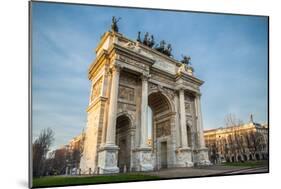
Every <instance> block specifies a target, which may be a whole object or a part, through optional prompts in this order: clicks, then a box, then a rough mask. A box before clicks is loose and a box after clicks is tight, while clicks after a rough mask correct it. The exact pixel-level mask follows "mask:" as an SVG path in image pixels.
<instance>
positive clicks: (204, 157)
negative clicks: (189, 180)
mask: <svg viewBox="0 0 281 189" xmlns="http://www.w3.org/2000/svg"><path fill="white" fill-rule="evenodd" d="M195 162H196V165H199V166H201V165H211V164H212V163H211V162H210V160H209V155H208V148H200V149H198V150H196V159H195Z"/></svg>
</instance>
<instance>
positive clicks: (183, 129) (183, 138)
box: [179, 89, 188, 148]
mask: <svg viewBox="0 0 281 189" xmlns="http://www.w3.org/2000/svg"><path fill="white" fill-rule="evenodd" d="M179 96H180V124H181V141H182V148H187V147H188V140H187V132H186V117H185V102H184V89H180V90H179Z"/></svg>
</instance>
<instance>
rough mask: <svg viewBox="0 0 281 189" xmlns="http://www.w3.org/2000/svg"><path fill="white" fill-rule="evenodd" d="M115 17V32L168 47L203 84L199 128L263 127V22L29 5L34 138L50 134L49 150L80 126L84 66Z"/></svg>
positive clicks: (83, 106) (85, 85)
mask: <svg viewBox="0 0 281 189" xmlns="http://www.w3.org/2000/svg"><path fill="white" fill-rule="evenodd" d="M114 15H115V16H117V17H122V19H121V21H120V22H119V31H120V32H121V33H123V34H124V35H125V36H127V37H128V38H131V39H136V37H137V32H138V31H142V33H144V32H146V31H147V32H149V33H151V34H153V35H154V37H155V40H156V42H159V41H160V40H162V39H163V40H165V41H167V42H169V43H171V44H172V48H173V51H172V54H173V55H174V57H175V59H181V55H182V54H188V55H190V56H191V58H192V61H191V62H192V66H193V67H194V69H195V75H196V76H197V77H198V78H200V79H202V80H204V81H205V83H204V85H203V86H202V88H201V92H202V102H201V103H202V113H203V122H204V128H205V129H208V128H215V127H221V126H223V124H224V117H225V115H226V114H229V113H232V114H235V115H236V117H238V118H240V119H241V120H243V121H244V122H247V121H248V120H249V114H250V113H253V114H254V120H255V121H256V122H262V123H264V122H266V121H267V111H268V103H267V97H268V96H267V89H268V84H267V77H268V65H267V56H268V54H267V48H268V46H267V40H268V31H267V24H268V23H267V18H266V17H258V16H255V17H254V16H251V17H249V16H237V15H224V14H202V13H191V12H171V11H159V10H146V9H127V8H113V7H101V6H100V7H97V6H82V5H67V4H52V3H39V2H33V3H32V82H33V83H32V91H33V99H32V102H33V107H32V111H33V137H34V138H35V137H37V136H38V134H39V133H40V131H41V129H43V128H47V127H50V128H52V129H53V130H54V131H55V144H54V146H53V147H54V148H56V147H58V146H60V145H63V144H66V143H67V142H68V141H69V140H70V139H71V138H73V137H74V136H76V135H78V134H79V133H80V132H81V131H82V129H83V128H85V127H86V118H87V115H86V108H87V105H88V99H89V91H90V82H89V81H88V79H87V71H88V67H89V65H90V64H91V63H92V62H93V60H94V59H95V53H94V49H95V47H96V46H97V44H98V42H99V39H100V36H101V35H102V34H103V33H104V32H105V31H107V30H109V29H110V24H111V17H112V16H114Z"/></svg>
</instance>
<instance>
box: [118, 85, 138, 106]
mask: <svg viewBox="0 0 281 189" xmlns="http://www.w3.org/2000/svg"><path fill="white" fill-rule="evenodd" d="M118 94H119V99H121V100H124V101H128V102H131V103H134V101H135V89H134V88H131V87H128V86H124V85H120V86H119V92H118Z"/></svg>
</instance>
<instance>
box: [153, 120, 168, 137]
mask: <svg viewBox="0 0 281 189" xmlns="http://www.w3.org/2000/svg"><path fill="white" fill-rule="evenodd" d="M169 135H171V127H170V120H167V121H163V122H160V123H157V124H156V137H157V138H158V137H163V136H169Z"/></svg>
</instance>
